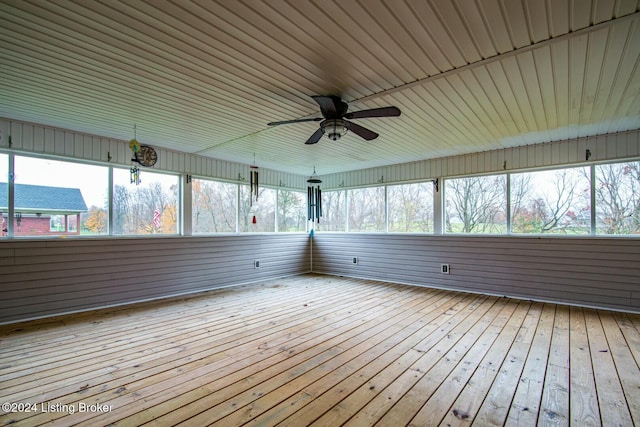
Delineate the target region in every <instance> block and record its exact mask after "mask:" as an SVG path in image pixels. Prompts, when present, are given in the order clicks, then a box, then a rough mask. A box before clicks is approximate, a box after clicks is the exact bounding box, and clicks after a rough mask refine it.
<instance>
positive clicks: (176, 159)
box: [0, 119, 308, 189]
mask: <svg viewBox="0 0 640 427" xmlns="http://www.w3.org/2000/svg"><path fill="white" fill-rule="evenodd" d="M9 136H10V137H11V142H9ZM0 148H5V149H9V148H10V149H13V150H16V152H25V153H34V154H44V155H50V156H60V157H62V158H65V159H78V160H88V161H92V162H99V163H103V164H110V165H114V166H124V167H129V166H130V165H131V149H129V142H128V141H120V140H117V139H112V138H104V137H101V136H97V135H88V134H84V133H79V132H73V131H70V130H65V129H58V128H52V127H49V126H44V125H39V124H33V123H25V122H20V121H15V120H7V119H4V120H3V119H0ZM156 151H157V152H158V162H157V163H156V164H155V165H154V166H153V167H152V168H149V169H150V170H154V169H155V170H161V171H169V172H176V173H184V174H189V175H195V176H201V177H205V178H216V179H221V180H226V181H238V182H241V183H245V184H247V185H248V183H249V171H250V165H244V164H240V163H235V162H229V161H225V160H219V159H214V158H211V157H204V156H199V155H197V154H188V153H181V152H178V151H172V150H167V149H163V148H156ZM307 178H308V177H307V176H302V175H295V174H291V173H286V172H280V171H275V170H271V169H265V168H260V184H261V185H267V186H272V187H283V188H290V189H305V188H306V187H307V183H306V180H307Z"/></svg>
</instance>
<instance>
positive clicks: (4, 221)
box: [0, 153, 9, 237]
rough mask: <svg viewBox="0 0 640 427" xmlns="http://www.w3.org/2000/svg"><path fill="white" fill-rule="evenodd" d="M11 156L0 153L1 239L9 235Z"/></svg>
mask: <svg viewBox="0 0 640 427" xmlns="http://www.w3.org/2000/svg"><path fill="white" fill-rule="evenodd" d="M8 178H9V156H8V155H6V154H2V153H0V237H7V236H8V235H9V185H8V181H7V180H8Z"/></svg>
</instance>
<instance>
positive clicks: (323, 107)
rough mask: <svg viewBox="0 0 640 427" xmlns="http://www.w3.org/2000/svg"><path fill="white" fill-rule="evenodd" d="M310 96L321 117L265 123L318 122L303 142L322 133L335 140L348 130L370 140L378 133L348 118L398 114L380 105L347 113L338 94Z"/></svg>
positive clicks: (398, 112)
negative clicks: (315, 129) (379, 106)
mask: <svg viewBox="0 0 640 427" xmlns="http://www.w3.org/2000/svg"><path fill="white" fill-rule="evenodd" d="M312 98H313V99H314V100H315V101H316V102H317V103H318V105H320V112H321V113H322V117H315V118H309V119H295V120H284V121H281V122H271V123H267V124H268V125H269V126H277V125H286V124H289V123H300V122H320V128H319V129H318V130H317V131H315V132H314V134H313V135H311V137H309V139H307V141H306V142H305V144H315V143H316V142H318V141H320V138H322V135H324V134H326V135H327V137H328V138H329V139H330V140H332V141H337V140H339V139H340V137H342V136H343V135H344V134H346V133H347V131H348V130H350V131H351V132H353V133H355V134H356V135H358V136H360V137H361V138H364V139H366V140H367V141H371V140H372V139H376V138H377V137H378V134H377V133H375V132H374V131H372V130H369V129H367V128H365V127H362V126H360V125H357V124H355V123H353V122H350V121H349V120H352V119H365V118H370V117H397V116H399V115H400V109H399V108H397V107H381V108H372V109H370V110H360V111H354V112H353V113H347V109H348V108H349V105H347V103H346V102H344V101H343V100H342V99H340V97H338V96H321V95H315V96H312Z"/></svg>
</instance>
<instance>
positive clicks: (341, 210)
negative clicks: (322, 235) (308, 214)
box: [314, 190, 347, 231]
mask: <svg viewBox="0 0 640 427" xmlns="http://www.w3.org/2000/svg"><path fill="white" fill-rule="evenodd" d="M346 197H347V192H346V191H344V190H340V191H323V192H322V217H321V218H320V224H315V225H314V229H316V230H320V231H345V229H346V227H347V221H346V217H345V208H346V206H347V205H346V203H345V201H346Z"/></svg>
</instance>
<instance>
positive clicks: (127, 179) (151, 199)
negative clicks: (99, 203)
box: [113, 168, 179, 235]
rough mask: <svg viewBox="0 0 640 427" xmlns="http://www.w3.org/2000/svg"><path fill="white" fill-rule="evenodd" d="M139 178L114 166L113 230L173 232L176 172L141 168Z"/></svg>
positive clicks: (127, 233) (176, 210) (124, 231)
mask: <svg viewBox="0 0 640 427" xmlns="http://www.w3.org/2000/svg"><path fill="white" fill-rule="evenodd" d="M140 180H141V183H140V184H139V185H136V184H133V183H131V174H130V172H129V169H115V168H114V169H113V234H116V235H120V234H126V235H129V234H176V233H177V232H178V185H179V181H178V176H177V175H168V174H162V173H154V172H150V171H147V170H142V171H141V173H140Z"/></svg>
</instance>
